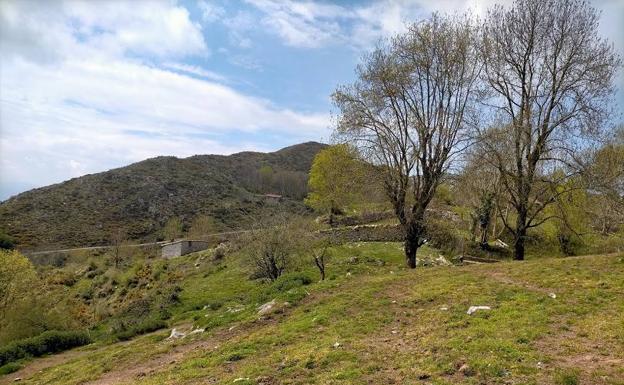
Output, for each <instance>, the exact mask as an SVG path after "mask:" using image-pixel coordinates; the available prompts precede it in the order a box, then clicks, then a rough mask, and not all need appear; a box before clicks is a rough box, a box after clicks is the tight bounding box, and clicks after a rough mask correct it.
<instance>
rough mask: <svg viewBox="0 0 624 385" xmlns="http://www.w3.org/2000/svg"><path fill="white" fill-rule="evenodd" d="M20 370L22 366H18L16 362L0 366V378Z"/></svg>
mask: <svg viewBox="0 0 624 385" xmlns="http://www.w3.org/2000/svg"><path fill="white" fill-rule="evenodd" d="M21 368H22V365H20V364H18V363H17V362H9V363H8V364H6V365H4V366H0V376H2V375H5V374H11V373H13V372H17V371H18V370H20V369H21Z"/></svg>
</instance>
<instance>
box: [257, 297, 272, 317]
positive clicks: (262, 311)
mask: <svg viewBox="0 0 624 385" xmlns="http://www.w3.org/2000/svg"><path fill="white" fill-rule="evenodd" d="M274 307H275V300H272V301H271V302H267V303H265V304H264V305H261V306H259V307H258V315H266V314H269V313H270V312H271V311H272V310H273V308H274Z"/></svg>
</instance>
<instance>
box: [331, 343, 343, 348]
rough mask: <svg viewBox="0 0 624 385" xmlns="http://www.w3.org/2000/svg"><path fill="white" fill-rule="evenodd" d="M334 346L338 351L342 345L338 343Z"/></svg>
mask: <svg viewBox="0 0 624 385" xmlns="http://www.w3.org/2000/svg"><path fill="white" fill-rule="evenodd" d="M333 346H334V348H335V349H338V348H339V347H340V346H342V345H340V342H338V341H336V342H335V343H334V345H333Z"/></svg>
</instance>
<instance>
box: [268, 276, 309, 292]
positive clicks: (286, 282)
mask: <svg viewBox="0 0 624 385" xmlns="http://www.w3.org/2000/svg"><path fill="white" fill-rule="evenodd" d="M312 281H313V280H312V277H310V276H309V275H308V274H305V273H289V274H284V275H282V276H281V277H279V278H278V279H277V280H276V281H275V283H274V284H273V289H274V290H275V291H278V292H284V291H288V290H290V289H294V288H296V287H301V286H305V285H309V284H311V283H312Z"/></svg>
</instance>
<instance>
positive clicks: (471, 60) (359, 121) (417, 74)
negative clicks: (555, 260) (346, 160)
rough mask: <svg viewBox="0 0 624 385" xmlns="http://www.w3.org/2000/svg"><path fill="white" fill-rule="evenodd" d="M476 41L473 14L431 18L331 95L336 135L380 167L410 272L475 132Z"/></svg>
mask: <svg viewBox="0 0 624 385" xmlns="http://www.w3.org/2000/svg"><path fill="white" fill-rule="evenodd" d="M476 40H477V31H476V30H475V27H474V26H473V23H472V21H471V19H470V18H469V17H468V16H461V17H446V16H440V15H437V14H434V15H433V16H432V17H431V18H429V19H427V20H424V21H422V22H419V23H416V24H412V25H411V26H409V28H408V31H407V32H406V33H405V34H402V35H399V36H397V37H396V38H394V39H392V40H391V41H390V42H389V43H388V44H385V45H382V46H381V47H379V48H378V49H376V50H375V51H374V52H372V53H371V54H369V55H368V56H367V57H366V58H365V60H364V62H363V63H362V64H361V65H360V66H358V68H357V80H356V81H355V82H354V83H352V84H350V85H347V86H343V87H340V88H338V89H337V90H336V92H335V93H334V95H333V100H334V102H335V104H336V106H337V107H338V109H339V110H340V113H339V116H338V126H337V130H336V131H337V134H338V137H341V138H343V139H345V140H348V141H350V143H352V144H354V145H355V146H357V148H358V149H359V150H360V152H361V154H362V155H363V156H364V157H365V158H366V159H367V160H368V161H369V162H370V163H372V164H374V165H376V166H377V167H378V169H379V170H380V172H381V174H382V177H383V183H384V187H385V191H386V195H387V197H388V199H389V200H390V203H391V204H392V206H393V208H394V212H395V214H396V217H397V218H398V220H399V222H400V224H401V226H402V229H403V234H404V239H405V256H406V261H407V265H408V266H409V267H411V268H414V267H416V253H417V250H418V248H419V247H420V246H421V245H422V244H423V243H424V242H425V231H426V226H425V223H426V222H425V214H426V209H427V206H428V205H429V203H430V202H431V200H432V199H433V197H434V194H435V191H436V189H437V187H438V185H439V184H440V183H441V181H442V179H443V177H444V175H445V174H446V171H447V170H448V168H449V166H450V164H451V163H452V161H453V159H455V156H456V155H458V154H459V153H460V152H461V151H462V149H463V148H464V147H465V146H466V145H467V144H468V142H469V140H470V137H471V135H470V134H471V132H472V131H473V130H472V124H471V121H472V118H473V117H474V115H473V114H472V112H473V111H474V107H475V104H476V99H477V92H476V91H477V84H478V82H477V80H478V76H479V70H480V60H479V52H478V49H477V46H476V45H475V43H476Z"/></svg>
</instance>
